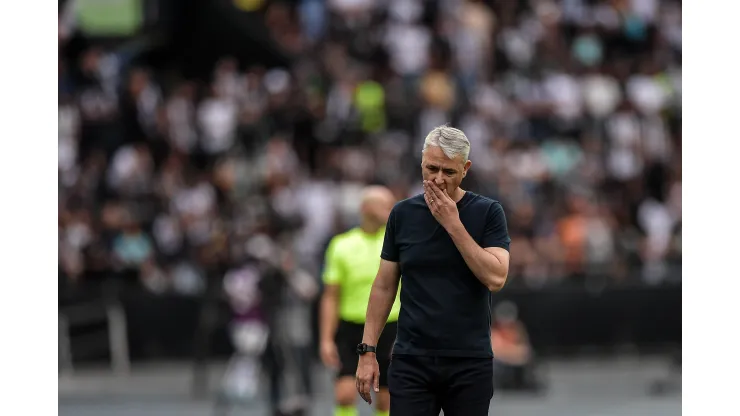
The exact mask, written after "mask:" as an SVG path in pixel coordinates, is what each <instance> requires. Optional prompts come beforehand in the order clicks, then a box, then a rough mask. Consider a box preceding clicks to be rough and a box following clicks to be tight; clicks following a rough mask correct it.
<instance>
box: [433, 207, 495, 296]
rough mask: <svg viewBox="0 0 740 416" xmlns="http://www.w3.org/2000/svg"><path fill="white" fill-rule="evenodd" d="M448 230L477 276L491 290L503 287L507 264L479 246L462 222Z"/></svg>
mask: <svg viewBox="0 0 740 416" xmlns="http://www.w3.org/2000/svg"><path fill="white" fill-rule="evenodd" d="M447 232H448V233H449V235H450V238H452V242H453V243H455V247H457V249H458V251H460V254H462V257H463V259H464V260H465V263H466V264H467V265H468V267H469V268H470V270H471V271H472V272H473V274H474V275H475V277H477V278H478V280H480V281H481V283H483V284H484V285H486V287H487V288H488V289H489V290H491V291H497V290H499V289H501V288H502V287H503V286H504V283H506V275H507V274H508V271H507V270H506V265H505V264H504V263H502V262H501V260H499V259H498V258H497V257H496V256H494V255H493V254H491V253H489V252H487V251H486V250H484V249H483V248H482V247H481V246H479V245H478V243H476V242H475V240H473V237H471V236H470V234H469V233H468V231H467V230H466V229H465V226H464V225H463V224H462V222H458V223H457V224H455V225H454V226H452V227H450V229H449V230H447Z"/></svg>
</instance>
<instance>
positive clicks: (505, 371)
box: [491, 301, 540, 390]
mask: <svg viewBox="0 0 740 416" xmlns="http://www.w3.org/2000/svg"><path fill="white" fill-rule="evenodd" d="M491 347H492V348H493V354H494V357H495V359H494V363H495V366H496V371H495V372H494V374H495V378H496V380H495V382H494V386H496V388H499V389H506V390H509V389H512V390H538V389H539V388H540V385H539V382H538V380H537V379H536V378H535V373H534V356H533V352H532V347H531V345H530V344H529V339H528V337H527V331H526V329H525V328H524V325H523V324H522V323H521V321H519V318H518V310H517V307H516V305H514V304H513V303H511V302H509V301H504V302H501V303H499V304H498V305H496V309H495V310H494V313H493V325H492V328H491Z"/></svg>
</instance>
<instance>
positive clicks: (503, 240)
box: [482, 202, 511, 251]
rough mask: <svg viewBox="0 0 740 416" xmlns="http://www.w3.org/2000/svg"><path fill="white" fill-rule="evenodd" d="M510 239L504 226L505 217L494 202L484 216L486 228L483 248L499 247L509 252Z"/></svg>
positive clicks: (502, 209) (498, 204)
mask: <svg viewBox="0 0 740 416" xmlns="http://www.w3.org/2000/svg"><path fill="white" fill-rule="evenodd" d="M509 244H511V237H509V230H508V227H507V226H506V215H504V208H503V207H502V206H501V204H500V203H498V202H494V203H493V204H491V206H489V207H488V213H487V215H486V228H485V231H484V233H483V244H482V246H483V248H488V247H501V248H503V249H505V250H507V251H508V250H509Z"/></svg>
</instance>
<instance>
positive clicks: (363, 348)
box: [357, 343, 376, 355]
mask: <svg viewBox="0 0 740 416" xmlns="http://www.w3.org/2000/svg"><path fill="white" fill-rule="evenodd" d="M375 351H376V348H375V346H374V345H367V344H365V343H362V344H358V345H357V354H358V355H363V354H366V353H368V352H372V353H375Z"/></svg>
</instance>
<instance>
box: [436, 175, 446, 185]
mask: <svg viewBox="0 0 740 416" xmlns="http://www.w3.org/2000/svg"><path fill="white" fill-rule="evenodd" d="M444 182H445V180H444V179H443V178H442V172H440V173H438V174H436V175H434V183H435V184H437V185H442V184H443V183H444Z"/></svg>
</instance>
